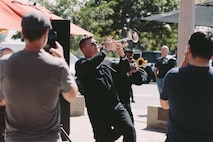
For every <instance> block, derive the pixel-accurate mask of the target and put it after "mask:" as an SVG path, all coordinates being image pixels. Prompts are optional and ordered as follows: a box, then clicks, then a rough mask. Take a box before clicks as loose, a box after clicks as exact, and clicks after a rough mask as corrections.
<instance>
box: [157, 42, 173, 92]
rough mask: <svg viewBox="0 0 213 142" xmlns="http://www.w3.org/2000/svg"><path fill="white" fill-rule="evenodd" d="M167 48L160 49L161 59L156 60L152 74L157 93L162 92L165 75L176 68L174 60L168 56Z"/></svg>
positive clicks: (164, 46)
mask: <svg viewBox="0 0 213 142" xmlns="http://www.w3.org/2000/svg"><path fill="white" fill-rule="evenodd" d="M168 53H169V48H168V46H166V45H163V46H162V47H161V57H160V58H158V59H157V60H156V63H155V68H154V74H155V78H156V82H157V87H158V91H159V93H161V91H162V83H163V79H164V76H165V75H166V73H167V72H168V71H169V70H170V69H171V68H173V67H175V66H176V58H174V57H173V56H170V55H168Z"/></svg>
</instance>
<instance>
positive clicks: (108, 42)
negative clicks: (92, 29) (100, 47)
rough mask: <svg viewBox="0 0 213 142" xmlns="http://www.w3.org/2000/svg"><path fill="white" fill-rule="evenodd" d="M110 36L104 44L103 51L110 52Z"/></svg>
mask: <svg viewBox="0 0 213 142" xmlns="http://www.w3.org/2000/svg"><path fill="white" fill-rule="evenodd" d="M112 41H113V40H112V36H109V37H107V39H106V41H105V42H104V49H105V50H106V51H111V50H112Z"/></svg>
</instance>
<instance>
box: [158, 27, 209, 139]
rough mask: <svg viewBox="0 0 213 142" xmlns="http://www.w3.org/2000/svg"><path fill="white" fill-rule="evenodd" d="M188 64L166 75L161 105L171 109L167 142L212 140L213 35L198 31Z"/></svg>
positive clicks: (192, 38) (190, 40)
mask: <svg viewBox="0 0 213 142" xmlns="http://www.w3.org/2000/svg"><path fill="white" fill-rule="evenodd" d="M186 54H187V57H188V62H189V64H188V65H186V66H184V67H180V68H178V67H177V68H173V69H171V70H170V71H169V72H168V73H167V75H166V76H165V79H164V83H163V90H162V93H161V106H162V107H163V108H164V109H169V116H168V121H167V133H166V134H167V138H166V142H212V141H213V121H212V120H213V113H212V108H213V103H212V100H213V95H212V84H213V67H211V65H209V60H210V59H211V57H212V55H213V34H212V33H211V32H199V31H198V32H195V33H193V34H192V35H191V37H190V39H189V41H188V48H187V52H186Z"/></svg>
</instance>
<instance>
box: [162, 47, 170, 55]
mask: <svg viewBox="0 0 213 142" xmlns="http://www.w3.org/2000/svg"><path fill="white" fill-rule="evenodd" d="M168 53H169V47H168V46H166V45H163V46H162V47H161V56H162V57H166V56H167V55H168Z"/></svg>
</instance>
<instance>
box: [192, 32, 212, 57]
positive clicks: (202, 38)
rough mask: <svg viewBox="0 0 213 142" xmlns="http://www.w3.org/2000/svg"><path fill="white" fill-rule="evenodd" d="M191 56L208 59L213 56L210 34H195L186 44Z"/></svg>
mask: <svg viewBox="0 0 213 142" xmlns="http://www.w3.org/2000/svg"><path fill="white" fill-rule="evenodd" d="M188 44H189V46H190V49H191V52H192V56H194V57H196V56H198V57H202V58H206V59H210V58H211V57H212V55H213V34H212V32H201V31H198V32H195V33H193V34H192V35H191V37H190V39H189V42H188Z"/></svg>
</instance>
